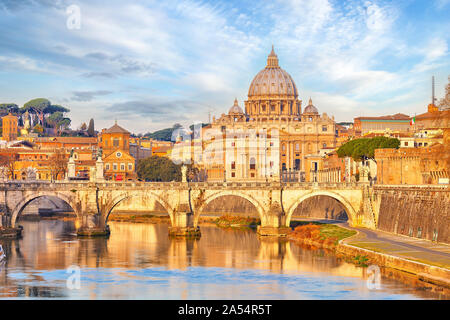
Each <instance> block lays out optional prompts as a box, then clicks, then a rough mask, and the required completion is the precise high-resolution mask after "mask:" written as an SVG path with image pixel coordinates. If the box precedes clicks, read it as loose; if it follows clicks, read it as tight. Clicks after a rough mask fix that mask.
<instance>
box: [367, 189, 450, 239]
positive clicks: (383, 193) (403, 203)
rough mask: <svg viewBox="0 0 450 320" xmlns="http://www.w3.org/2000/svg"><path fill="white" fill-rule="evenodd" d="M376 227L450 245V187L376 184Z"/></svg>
mask: <svg viewBox="0 0 450 320" xmlns="http://www.w3.org/2000/svg"><path fill="white" fill-rule="evenodd" d="M374 195H375V197H374V198H376V199H377V200H376V201H375V202H378V206H379V209H378V210H377V211H378V212H379V213H378V224H377V229H379V230H382V231H387V232H392V233H395V234H401V235H406V236H409V237H415V238H421V239H427V240H431V241H436V242H443V243H447V244H450V225H449V221H450V188H449V187H448V186H447V187H446V186H401V187H399V188H396V189H393V188H390V187H387V186H375V187H374Z"/></svg>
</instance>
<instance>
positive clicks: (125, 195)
mask: <svg viewBox="0 0 450 320" xmlns="http://www.w3.org/2000/svg"><path fill="white" fill-rule="evenodd" d="M145 195H149V196H150V197H152V198H153V199H154V200H156V201H157V202H158V203H159V204H160V205H162V206H163V208H164V209H165V210H166V211H167V213H168V214H169V217H170V222H171V223H173V209H172V207H171V206H170V205H169V204H168V203H167V202H166V201H165V200H164V199H163V198H161V197H160V196H159V195H157V194H156V193H154V192H148V191H147V192H146V193H145ZM134 197H142V194H141V193H136V194H129V193H122V194H120V195H118V196H116V197H115V198H113V200H111V201H110V203H109V205H108V206H107V207H106V210H105V220H104V222H105V224H107V223H108V219H109V215H110V214H111V212H112V211H113V210H114V208H115V207H117V206H118V205H119V204H120V203H121V202H122V201H124V200H127V199H131V198H134Z"/></svg>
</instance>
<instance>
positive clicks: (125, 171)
mask: <svg viewBox="0 0 450 320" xmlns="http://www.w3.org/2000/svg"><path fill="white" fill-rule="evenodd" d="M98 140H99V146H101V148H102V160H103V162H104V177H105V179H106V180H115V181H126V180H133V179H136V173H135V167H136V159H135V158H134V157H133V156H132V155H131V154H130V132H129V131H127V130H125V129H124V128H122V127H121V126H119V125H118V124H117V121H116V123H115V124H114V125H113V126H112V127H111V128H109V129H102V132H101V134H100V135H99V137H98Z"/></svg>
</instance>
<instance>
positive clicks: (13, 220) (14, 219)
mask: <svg viewBox="0 0 450 320" xmlns="http://www.w3.org/2000/svg"><path fill="white" fill-rule="evenodd" d="M44 197H49V198H50V199H51V197H53V198H58V199H60V200H62V201H64V202H66V203H67V204H68V205H69V206H70V207H71V208H72V210H73V211H74V213H75V215H76V216H77V219H78V218H79V217H80V214H79V212H78V208H77V206H76V205H75V203H74V202H73V200H72V198H71V197H70V196H68V195H66V194H64V193H61V192H52V191H49V192H46V191H43V192H42V191H41V192H38V193H32V194H29V195H26V196H25V197H23V199H22V200H20V201H19V203H17V204H16V205H15V207H14V209H13V210H12V214H11V227H13V228H14V227H15V226H16V222H17V219H18V217H19V216H20V215H21V214H22V212H23V210H24V209H25V207H26V206H27V205H28V204H30V202H32V201H33V200H36V199H38V198H44Z"/></svg>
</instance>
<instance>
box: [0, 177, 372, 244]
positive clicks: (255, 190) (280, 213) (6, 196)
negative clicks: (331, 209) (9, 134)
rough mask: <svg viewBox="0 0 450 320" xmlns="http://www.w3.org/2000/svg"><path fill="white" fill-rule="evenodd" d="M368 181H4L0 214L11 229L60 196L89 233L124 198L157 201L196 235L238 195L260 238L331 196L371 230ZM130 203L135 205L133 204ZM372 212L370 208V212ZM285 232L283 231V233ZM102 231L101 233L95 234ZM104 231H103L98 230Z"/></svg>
mask: <svg viewBox="0 0 450 320" xmlns="http://www.w3.org/2000/svg"><path fill="white" fill-rule="evenodd" d="M369 189H370V188H369V186H368V184H367V183H345V182H341V183H307V182H288V183H280V182H273V181H272V182H269V181H268V182H254V181H232V182H141V181H132V182H130V181H124V182H117V181H105V182H90V181H57V182H48V181H21V180H20V181H8V182H3V183H0V190H2V191H4V192H1V193H0V208H4V209H2V210H0V211H1V213H0V214H2V215H7V216H10V217H11V219H9V220H8V219H6V220H5V221H11V226H12V227H14V223H15V220H16V219H17V217H18V216H19V215H20V214H21V212H22V210H23V208H24V207H25V206H26V205H27V204H28V203H29V202H30V201H33V200H34V199H36V198H37V197H44V196H48V197H52V196H53V197H58V198H60V199H62V200H64V201H66V202H67V203H68V204H69V205H70V206H71V207H72V208H73V209H74V211H75V212H76V214H77V216H78V217H79V220H80V222H81V225H82V226H83V228H84V230H85V231H86V233H88V234H89V232H90V230H91V229H94V227H93V226H94V225H95V226H96V228H97V229H102V228H107V221H108V217H109V215H110V213H111V212H112V211H113V210H114V208H115V207H116V206H117V205H118V204H119V203H121V202H122V201H124V200H127V201H128V200H130V199H134V200H135V199H139V201H141V202H142V203H144V206H147V207H151V206H154V203H155V201H156V202H158V203H159V204H161V205H162V207H164V209H165V210H166V211H167V212H168V214H169V216H170V218H171V223H172V227H173V228H175V229H173V231H174V233H178V234H183V233H198V232H197V230H198V226H197V223H198V218H199V216H200V214H201V213H202V212H203V210H204V209H205V207H206V206H207V205H208V203H210V202H211V201H213V200H214V199H217V198H219V197H224V196H237V197H240V198H244V199H246V200H248V201H249V202H250V203H252V204H253V205H254V207H255V208H256V210H257V212H258V214H259V216H260V219H261V228H260V229H261V234H264V233H266V234H276V235H282V234H286V233H287V230H288V227H289V222H290V217H291V216H292V213H293V211H294V210H295V208H296V207H297V206H298V205H299V204H300V202H302V201H303V200H306V199H308V198H310V197H314V196H329V197H333V198H334V199H336V200H337V201H339V202H341V203H342V204H343V205H344V206H345V207H346V209H347V210H348V214H349V215H350V223H353V224H355V225H365V224H367V226H369V222H368V221H369V218H370V219H372V220H373V216H374V215H373V214H371V215H370V216H367V215H366V213H365V212H364V210H366V209H365V208H368V207H367V205H366V206H364V205H363V201H365V200H364V194H365V193H364V192H366V194H371V193H370V192H369V193H367V191H364V190H369ZM134 200H132V201H134ZM368 211H370V210H368ZM280 230H281V231H280ZM97 231H98V230H97ZM97 231H96V233H99V232H97ZM100 233H101V232H100Z"/></svg>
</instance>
